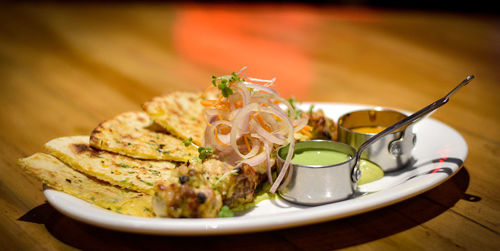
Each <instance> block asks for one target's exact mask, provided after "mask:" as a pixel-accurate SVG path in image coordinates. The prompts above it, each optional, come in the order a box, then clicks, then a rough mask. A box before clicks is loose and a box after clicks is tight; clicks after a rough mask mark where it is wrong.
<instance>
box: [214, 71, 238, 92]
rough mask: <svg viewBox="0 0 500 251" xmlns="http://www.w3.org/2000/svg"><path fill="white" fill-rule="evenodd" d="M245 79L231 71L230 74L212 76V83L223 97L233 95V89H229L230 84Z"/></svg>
mask: <svg viewBox="0 0 500 251" xmlns="http://www.w3.org/2000/svg"><path fill="white" fill-rule="evenodd" d="M239 81H245V79H243V78H241V77H240V76H238V74H236V73H234V72H233V73H231V75H226V76H221V77H216V76H212V85H213V86H215V87H217V88H218V89H219V90H220V91H221V93H222V96H224V97H226V98H227V97H229V96H231V95H233V93H234V91H233V89H231V87H230V85H231V84H232V83H235V82H239Z"/></svg>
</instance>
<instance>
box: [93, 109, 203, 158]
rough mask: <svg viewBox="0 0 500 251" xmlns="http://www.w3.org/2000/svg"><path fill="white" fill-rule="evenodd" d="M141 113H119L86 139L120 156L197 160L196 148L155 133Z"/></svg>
mask: <svg viewBox="0 0 500 251" xmlns="http://www.w3.org/2000/svg"><path fill="white" fill-rule="evenodd" d="M152 127H154V124H153V121H152V120H151V119H150V118H149V116H148V115H147V114H146V113H144V112H126V113H122V114H120V115H118V116H116V117H114V118H112V119H110V120H108V121H105V122H103V123H101V124H99V126H98V127H97V128H95V129H94V131H93V132H92V134H91V135H90V146H92V147H94V148H97V149H101V150H106V151H110V152H114V153H119V154H122V155H126V156H130V157H134V158H139V159H154V160H174V161H182V162H187V161H189V160H191V159H193V158H195V157H197V156H198V151H197V149H196V147H194V146H193V145H192V144H189V145H188V146H186V145H185V144H184V143H183V142H182V140H180V139H178V138H175V137H173V136H171V135H168V134H165V133H160V132H155V131H153V130H152V129H153V128H152Z"/></svg>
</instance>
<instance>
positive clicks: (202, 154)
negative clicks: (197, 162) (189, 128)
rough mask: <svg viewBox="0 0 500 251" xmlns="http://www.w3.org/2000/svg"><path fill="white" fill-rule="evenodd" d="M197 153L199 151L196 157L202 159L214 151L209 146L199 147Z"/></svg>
mask: <svg viewBox="0 0 500 251" xmlns="http://www.w3.org/2000/svg"><path fill="white" fill-rule="evenodd" d="M198 153H199V156H198V157H199V158H200V159H201V160H204V159H207V158H208V157H210V156H211V155H212V154H213V153H214V150H213V149H212V148H210V147H199V148H198Z"/></svg>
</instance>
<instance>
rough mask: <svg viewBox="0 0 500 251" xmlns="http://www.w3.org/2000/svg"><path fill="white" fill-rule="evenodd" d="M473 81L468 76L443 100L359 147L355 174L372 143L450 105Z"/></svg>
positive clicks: (471, 76) (437, 101) (390, 127)
mask: <svg viewBox="0 0 500 251" xmlns="http://www.w3.org/2000/svg"><path fill="white" fill-rule="evenodd" d="M472 79H474V75H470V76H468V77H467V78H465V79H464V80H463V81H462V82H461V83H460V84H458V85H457V87H455V88H454V89H453V90H451V91H450V92H449V93H448V94H446V96H444V97H443V98H441V99H438V100H436V101H435V102H434V103H432V104H430V105H428V106H426V107H424V108H422V109H421V110H419V111H418V112H415V113H413V114H412V115H410V116H408V117H406V118H404V119H402V120H400V121H399V122H397V123H395V124H394V125H392V126H389V127H387V128H386V129H385V130H383V131H382V132H380V133H378V134H376V135H375V136H373V137H371V138H369V139H368V140H366V141H365V142H364V143H363V144H362V145H361V146H360V147H359V149H358V151H357V152H356V164H355V166H354V170H353V172H356V169H357V168H358V165H359V160H360V159H361V153H363V151H364V150H366V148H368V146H370V145H371V144H372V143H374V142H375V141H377V140H379V139H380V138H382V137H384V136H386V135H387V134H390V133H392V132H394V131H396V130H397V129H399V128H401V127H404V126H407V125H409V124H411V123H414V122H416V121H417V120H418V119H420V118H422V117H424V116H426V115H430V113H431V112H433V111H434V110H436V109H437V108H439V107H441V106H442V105H444V104H446V103H448V101H449V100H450V97H451V96H452V95H453V94H455V92H456V91H458V90H459V89H460V88H462V87H463V86H466V85H467V84H468V83H469V82H470V81H471V80H472Z"/></svg>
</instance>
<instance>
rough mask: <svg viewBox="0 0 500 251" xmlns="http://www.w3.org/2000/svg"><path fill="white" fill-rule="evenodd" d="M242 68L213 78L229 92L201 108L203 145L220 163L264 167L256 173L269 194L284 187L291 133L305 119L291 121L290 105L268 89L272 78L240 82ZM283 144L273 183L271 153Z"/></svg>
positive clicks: (248, 79) (290, 154)
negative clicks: (262, 175)
mask: <svg viewBox="0 0 500 251" xmlns="http://www.w3.org/2000/svg"><path fill="white" fill-rule="evenodd" d="M246 69H247V68H246V67H244V68H242V69H241V70H240V71H239V72H238V73H237V74H236V75H235V74H234V73H233V75H225V76H221V77H218V78H216V80H218V81H219V80H221V81H225V83H228V87H229V88H231V89H232V90H233V93H232V95H229V96H228V97H221V98H219V99H218V100H217V101H216V102H215V104H214V105H213V106H211V107H207V108H206V109H205V118H206V120H207V122H208V124H207V127H206V129H205V138H204V141H203V145H204V146H205V147H212V148H214V149H216V152H215V153H216V154H217V155H218V156H219V158H220V159H221V160H223V161H227V162H228V163H231V164H233V165H236V166H239V165H242V164H247V165H250V166H252V167H254V168H257V167H259V168H260V167H261V166H262V165H265V169H263V170H257V171H260V172H267V178H268V180H269V183H270V184H271V189H270V192H272V193H274V192H276V190H277V189H278V188H280V186H281V187H284V185H285V184H282V182H283V179H284V177H285V175H286V173H287V171H288V167H289V165H290V160H291V158H292V156H293V150H294V146H295V138H294V133H295V132H297V131H299V130H301V129H302V128H303V127H304V126H305V125H306V124H307V118H298V119H296V118H295V111H294V109H293V106H292V105H291V104H290V103H289V102H288V101H287V100H286V99H284V98H282V97H280V96H279V95H278V93H277V92H276V91H275V90H273V89H272V88H271V87H270V86H271V85H273V84H274V82H275V79H271V80H264V79H258V78H251V77H248V78H246V80H244V79H243V78H242V77H244V76H240V74H242V75H244V72H245V71H246ZM221 126H222V127H224V128H225V129H226V130H230V131H229V133H227V132H224V133H221V130H219V129H221ZM287 144H289V148H288V154H287V157H286V159H285V163H284V164H283V166H282V168H281V170H279V173H278V175H277V177H276V180H274V181H273V178H272V177H273V176H272V171H273V168H272V165H273V164H274V161H273V158H272V156H271V154H272V153H273V152H274V151H275V150H276V149H277V148H279V147H281V146H284V145H287ZM285 182H286V181H285Z"/></svg>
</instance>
